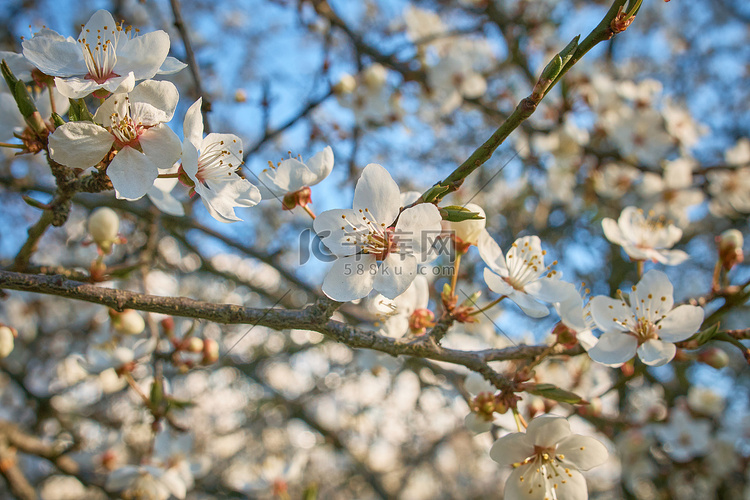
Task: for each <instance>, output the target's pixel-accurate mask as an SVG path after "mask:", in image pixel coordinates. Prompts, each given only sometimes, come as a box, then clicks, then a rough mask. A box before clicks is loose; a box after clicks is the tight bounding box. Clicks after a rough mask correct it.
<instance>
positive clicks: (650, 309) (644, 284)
mask: <svg viewBox="0 0 750 500" xmlns="http://www.w3.org/2000/svg"><path fill="white" fill-rule="evenodd" d="M673 294H674V287H673V286H672V283H671V282H670V281H669V278H667V275H666V274H664V273H663V272H661V271H657V270H656V269H651V270H650V271H648V272H647V273H646V274H644V275H643V277H642V278H641V279H640V281H639V282H638V283H636V285H635V290H632V292H631V294H630V305H631V306H632V308H633V309H634V310H635V313H636V316H637V317H639V318H645V319H647V320H649V321H651V322H652V323H655V322H656V321H657V320H658V319H660V318H661V317H662V316H664V315H665V314H667V313H668V312H669V311H670V310H671V309H672V305H673V304H674V298H673Z"/></svg>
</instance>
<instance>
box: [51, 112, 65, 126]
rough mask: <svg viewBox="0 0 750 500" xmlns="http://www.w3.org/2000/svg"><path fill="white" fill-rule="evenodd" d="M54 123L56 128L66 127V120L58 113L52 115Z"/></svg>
mask: <svg viewBox="0 0 750 500" xmlns="http://www.w3.org/2000/svg"><path fill="white" fill-rule="evenodd" d="M52 123H54V124H55V128H57V127H59V126H61V125H65V120H63V119H62V117H61V116H60V115H58V114H57V113H52Z"/></svg>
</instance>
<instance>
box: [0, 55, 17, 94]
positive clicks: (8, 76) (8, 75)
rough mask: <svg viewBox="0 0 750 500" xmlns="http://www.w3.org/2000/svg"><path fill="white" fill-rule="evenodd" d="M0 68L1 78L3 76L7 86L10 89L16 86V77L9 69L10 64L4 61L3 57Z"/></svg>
mask: <svg viewBox="0 0 750 500" xmlns="http://www.w3.org/2000/svg"><path fill="white" fill-rule="evenodd" d="M0 69H1V70H2V72H3V78H5V81H6V82H7V84H8V88H9V89H11V90H12V89H14V88H16V82H17V81H18V78H16V76H15V75H14V74H13V72H12V71H11V70H10V66H8V63H6V62H5V59H3V62H2V64H0Z"/></svg>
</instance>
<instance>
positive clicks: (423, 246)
mask: <svg viewBox="0 0 750 500" xmlns="http://www.w3.org/2000/svg"><path fill="white" fill-rule="evenodd" d="M441 220H442V218H441V217H440V211H439V210H438V208H437V207H436V206H435V205H432V204H431V203H421V204H419V205H417V206H415V207H412V208H408V209H406V210H404V211H403V212H402V213H401V215H400V216H399V218H398V223H397V224H396V231H395V232H394V236H395V238H396V243H397V245H400V243H401V242H405V243H408V246H410V249H406V248H405V249H404V251H407V252H410V253H412V254H413V255H414V256H415V257H416V258H417V262H420V263H422V262H428V261H431V260H434V259H436V258H437V257H438V252H437V251H434V250H432V246H433V244H434V243H435V240H436V239H437V238H438V237H439V236H440V234H441V232H442V228H441V225H440V221H441ZM400 248H401V247H400V246H399V249H400Z"/></svg>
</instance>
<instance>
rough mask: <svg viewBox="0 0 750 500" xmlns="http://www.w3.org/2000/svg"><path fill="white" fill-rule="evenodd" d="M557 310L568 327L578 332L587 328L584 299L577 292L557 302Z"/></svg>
mask: <svg viewBox="0 0 750 500" xmlns="http://www.w3.org/2000/svg"><path fill="white" fill-rule="evenodd" d="M555 310H556V311H557V314H558V315H560V320H562V322H563V323H564V324H565V326H567V327H568V328H570V329H572V330H574V331H576V332H581V331H583V330H586V329H587V328H586V322H585V321H584V320H583V314H584V312H583V299H582V298H581V296H580V295H579V294H578V293H577V292H576V294H575V295H573V296H571V297H568V298H567V299H566V300H565V301H562V302H557V303H555Z"/></svg>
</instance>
